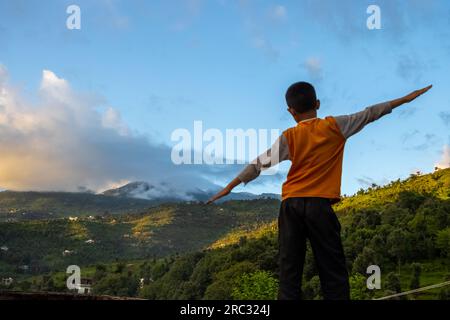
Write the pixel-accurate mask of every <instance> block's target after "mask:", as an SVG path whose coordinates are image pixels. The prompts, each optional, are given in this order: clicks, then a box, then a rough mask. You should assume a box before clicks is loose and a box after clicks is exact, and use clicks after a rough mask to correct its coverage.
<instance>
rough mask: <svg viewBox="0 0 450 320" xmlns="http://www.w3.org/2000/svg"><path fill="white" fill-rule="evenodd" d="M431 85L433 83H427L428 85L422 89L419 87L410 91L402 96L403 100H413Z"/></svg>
mask: <svg viewBox="0 0 450 320" xmlns="http://www.w3.org/2000/svg"><path fill="white" fill-rule="evenodd" d="M432 87H433V85H429V86H428V87H425V88H423V89H419V90H416V91H413V92H411V93H410V94H408V95H407V96H405V97H404V99H405V102H406V103H408V102H411V101H413V100H414V99H416V98H417V97H418V96H421V95H422V94H424V93H425V92H427V91H428V90H430V89H431V88H432Z"/></svg>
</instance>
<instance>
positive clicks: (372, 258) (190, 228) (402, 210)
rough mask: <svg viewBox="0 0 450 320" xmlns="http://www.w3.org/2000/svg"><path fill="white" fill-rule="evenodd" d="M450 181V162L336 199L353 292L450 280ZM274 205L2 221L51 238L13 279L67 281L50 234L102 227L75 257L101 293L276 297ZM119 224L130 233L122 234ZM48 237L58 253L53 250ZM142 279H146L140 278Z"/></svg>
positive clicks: (369, 294) (309, 294)
mask: <svg viewBox="0 0 450 320" xmlns="http://www.w3.org/2000/svg"><path fill="white" fill-rule="evenodd" d="M449 181H450V169H446V170H439V171H437V172H434V173H432V174H427V175H413V176H411V177H410V178H408V179H406V180H404V181H396V182H393V183H391V184H389V185H387V186H384V187H378V186H373V187H372V188H369V189H368V190H365V191H360V192H358V194H356V195H355V196H352V197H348V198H345V199H343V201H342V202H341V203H339V204H337V205H335V210H336V212H337V214H338V216H339V219H340V222H341V224H342V236H343V243H344V248H345V253H346V256H347V261H348V269H349V270H350V272H351V288H352V298H354V299H371V298H374V297H381V296H384V295H388V294H391V293H395V292H400V291H405V290H409V289H410V288H417V287H422V286H426V285H430V284H435V283H439V282H443V281H448V280H450V198H449V195H450V193H449V192H450V185H449ZM278 206H279V202H278V201H276V200H253V201H230V202H226V203H223V204H220V205H212V206H205V205H201V204H177V205H164V206H160V207H157V208H153V209H151V210H149V211H148V212H146V213H145V214H130V215H124V216H122V217H120V218H119V217H115V218H116V220H115V221H113V220H104V221H85V220H81V221H77V222H76V223H75V224H74V222H72V225H71V224H70V223H69V222H67V221H65V220H64V221H58V223H60V224H61V227H60V229H58V230H59V231H55V232H53V231H52V229H51V228H49V226H51V225H52V224H53V223H56V222H52V221H51V222H33V223H30V222H23V223H18V224H2V225H0V227H1V229H0V230H2V231H0V241H3V242H4V241H5V240H8V241H10V240H11V239H15V241H17V242H16V243H17V245H19V244H20V246H26V245H31V246H32V247H33V244H32V242H33V239H39V240H38V242H39V243H40V244H45V243H47V242H48V244H47V246H48V248H45V247H44V248H43V249H42V250H41V249H39V250H37V251H36V252H41V256H39V258H38V261H39V263H44V264H47V267H48V269H49V270H51V271H53V272H51V273H49V274H48V275H46V276H42V275H41V276H33V277H31V276H32V275H31V274H28V275H23V277H22V280H23V281H21V282H18V283H17V284H16V287H15V288H16V289H24V290H61V291H64V290H66V289H65V288H64V283H65V282H64V281H65V280H64V279H65V274H64V270H65V269H64V267H65V266H67V265H68V264H69V261H68V259H67V260H64V259H63V257H62V256H61V253H60V252H61V250H62V249H63V247H62V246H60V245H59V244H55V243H54V242H58V241H59V243H64V241H71V242H70V243H71V244H76V243H78V244H79V245H80V247H81V248H84V246H85V244H84V242H83V240H84V239H87V238H89V237H95V236H97V237H98V238H97V239H100V240H99V245H100V244H101V245H103V247H102V248H101V250H92V251H91V252H90V251H83V250H81V249H77V250H81V251H80V252H82V253H80V256H73V257H72V258H73V259H74V262H76V263H79V264H80V265H81V266H82V270H84V271H82V272H84V275H85V276H88V277H91V278H92V279H93V281H94V287H93V289H94V293H96V294H110V295H130V296H141V297H146V298H150V299H274V298H275V297H276V290H277V281H278V280H277V272H278V270H277V268H278V267H277V261H276V256H277V228H276V216H277V214H278ZM39 223H41V224H44V225H39ZM93 226H96V228H98V229H97V230H95V229H94V228H93ZM46 228H48V229H46ZM55 228H56V226H55ZM8 230H9V231H8ZM42 230H47V231H46V232H45V233H44V232H43V231H42ZM55 234H65V236H60V237H63V238H64V240H62V239H60V238H57V237H58V236H56V235H55ZM123 234H129V238H127V239H124V238H123ZM12 235H13V236H12ZM67 235H72V237H70V236H69V237H68V236H67ZM120 235H122V237H120ZM46 237H48V239H47V240H46V239H45V238H46ZM55 237H56V238H55ZM108 237H110V238H108ZM26 238H29V240H28V242H26V240H25V239H26ZM57 239H59V240H57ZM114 239H116V240H117V242H114ZM46 241H47V242H46ZM52 243H53V244H52ZM0 244H1V242H0ZM64 244H65V243H64ZM51 246H53V247H52V248H53V249H52V250H54V252H55V253H54V254H49V252H50V251H49V250H50V249H49V248H50V247H51ZM36 247H37V245H36V244H35V245H34V248H36ZM64 247H66V245H65V246H64ZM201 249H203V250H201ZM27 250H28V249H27ZM27 250H25V251H20V250H18V251H17V252H20V255H23V254H22V252H26V253H27V254H26V256H27V257H29V258H33V257H35V253H34V252H33V250H32V249H30V250H28V251H27ZM75 258H76V259H78V260H77V261H75ZM52 259H56V260H58V261H57V262H55V261H54V260H52ZM83 259H84V260H83ZM115 259H117V261H116V262H113V263H110V262H108V261H113V260H115ZM0 261H2V263H3V275H6V272H5V271H7V267H10V266H12V265H17V264H18V261H15V262H14V263H12V262H11V261H10V262H8V265H7V266H6V267H5V263H4V261H5V260H4V257H2V259H1V260H0ZM48 261H50V262H51V263H50V264H49V263H48ZM72 262H73V261H72V260H71V261H70V263H72ZM372 264H376V265H378V266H380V268H381V272H382V289H381V290H373V291H370V290H368V289H367V288H366V278H367V274H366V268H367V266H369V265H372ZM140 279H144V286H143V287H142V288H140V287H139V286H138V283H139V281H140ZM303 292H304V297H305V298H307V299H318V298H320V297H321V293H320V283H319V279H318V276H317V270H316V267H315V264H314V260H313V256H312V253H311V250H308V252H307V257H306V264H305V269H304V281H303ZM408 298H409V299H449V298H450V290H449V289H448V288H447V289H445V288H444V289H435V290H431V291H428V292H426V293H422V294H418V295H415V296H409V297H408Z"/></svg>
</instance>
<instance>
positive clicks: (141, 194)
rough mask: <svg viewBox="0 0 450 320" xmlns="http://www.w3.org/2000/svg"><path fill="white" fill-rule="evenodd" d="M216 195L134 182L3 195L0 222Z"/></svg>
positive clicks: (122, 210)
mask: <svg viewBox="0 0 450 320" xmlns="http://www.w3.org/2000/svg"><path fill="white" fill-rule="evenodd" d="M213 194H214V192H213V191H209V192H207V191H202V190H197V191H192V192H187V193H176V192H175V191H173V190H171V189H170V188H168V187H167V186H162V187H161V186H158V187H156V186H153V185H151V184H149V183H147V182H132V183H129V184H127V185H124V186H122V187H120V188H117V189H111V190H107V191H105V192H103V193H102V194H93V193H87V192H86V193H83V192H33V191H30V192H17V191H1V192H0V222H1V221H24V220H39V219H41V220H42V219H58V218H64V217H68V216H76V217H87V216H97V215H105V214H113V215H117V214H126V213H140V212H144V211H145V210H147V209H148V208H151V207H155V206H158V205H161V204H163V203H176V202H180V203H182V202H204V201H206V200H208V199H209V198H210V197H211V196H212V195H213ZM279 197H280V196H279V195H277V194H271V193H263V194H261V195H255V194H252V193H246V192H241V193H231V194H230V195H229V196H228V197H227V198H225V199H221V201H219V203H221V202H223V201H229V200H256V199H279Z"/></svg>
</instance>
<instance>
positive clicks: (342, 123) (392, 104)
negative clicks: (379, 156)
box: [334, 85, 432, 139]
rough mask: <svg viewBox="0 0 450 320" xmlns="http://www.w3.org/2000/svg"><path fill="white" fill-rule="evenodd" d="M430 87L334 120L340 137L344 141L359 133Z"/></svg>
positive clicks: (429, 87)
mask: <svg viewBox="0 0 450 320" xmlns="http://www.w3.org/2000/svg"><path fill="white" fill-rule="evenodd" d="M431 87H432V86H431V85H430V86H428V87H425V88H423V89H420V90H416V91H413V92H411V93H410V94H408V95H406V96H404V97H402V98H399V99H395V100H391V101H388V102H384V103H379V104H376V105H374V106H371V107H368V108H366V109H364V110H363V111H360V112H357V113H354V114H351V115H344V116H338V117H334V118H335V120H336V122H337V124H338V125H339V128H340V129H341V132H342V135H343V136H344V138H345V139H348V138H350V137H351V136H352V135H354V134H355V133H358V132H359V131H361V130H362V129H363V128H364V127H365V126H366V125H367V124H369V123H371V122H373V121H375V120H378V119H379V118H381V117H382V116H384V115H386V114H388V113H391V112H392V109H394V108H396V107H398V106H401V105H402V104H404V103H409V102H411V101H413V100H414V99H416V98H417V97H418V96H420V95H422V94H424V93H425V92H427V91H428V90H430V89H431Z"/></svg>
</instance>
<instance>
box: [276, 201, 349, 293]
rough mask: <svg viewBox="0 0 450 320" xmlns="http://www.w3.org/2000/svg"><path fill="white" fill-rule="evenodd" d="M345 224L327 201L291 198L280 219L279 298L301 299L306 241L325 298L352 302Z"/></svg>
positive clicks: (282, 206)
mask: <svg viewBox="0 0 450 320" xmlns="http://www.w3.org/2000/svg"><path fill="white" fill-rule="evenodd" d="M340 231H341V225H340V223H339V220H338V219H337V217H336V214H335V213H334V211H333V208H331V204H330V200H329V199H325V198H289V199H286V200H284V201H283V202H282V203H281V208H280V215H279V217H278V232H279V235H278V240H279V265H280V289H279V292H278V299H280V300H297V299H301V282H302V274H303V265H304V263H305V254H306V238H308V239H309V241H310V242H311V247H312V250H313V254H314V258H315V261H316V264H317V267H318V269H319V277H320V284H321V288H322V293H323V296H324V299H326V300H347V299H350V293H349V291H350V289H349V283H348V272H347V267H346V264H345V256H344V251H343V248H342V243H341V235H340Z"/></svg>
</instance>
